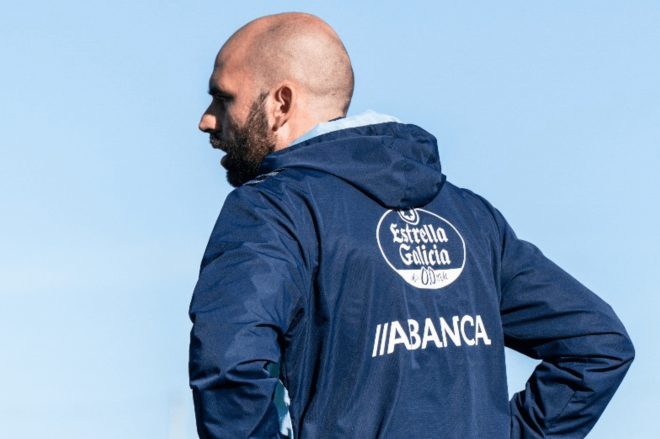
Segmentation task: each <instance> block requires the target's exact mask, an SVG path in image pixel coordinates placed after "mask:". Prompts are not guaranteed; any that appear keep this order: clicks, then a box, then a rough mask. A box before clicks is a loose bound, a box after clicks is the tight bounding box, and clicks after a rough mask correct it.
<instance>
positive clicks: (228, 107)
mask: <svg viewBox="0 0 660 439" xmlns="http://www.w3.org/2000/svg"><path fill="white" fill-rule="evenodd" d="M209 94H211V96H212V97H213V101H212V102H211V105H209V107H208V108H207V110H206V112H205V113H204V115H203V116H202V120H201V121H200V123H199V129H200V130H202V131H204V132H205V133H208V134H209V136H210V141H211V145H212V146H213V148H216V149H220V150H222V151H224V152H226V155H225V156H224V157H223V158H222V161H221V162H220V163H221V164H222V166H223V167H224V168H225V169H226V170H227V181H228V182H229V184H231V185H232V186H234V187H238V186H241V185H243V184H244V183H246V182H248V181H250V180H252V179H253V178H255V177H256V176H257V174H258V172H259V165H260V164H261V161H262V160H263V159H264V157H266V156H267V155H268V154H270V153H271V152H273V151H274V150H275V139H274V136H273V135H272V133H271V132H270V130H269V124H268V114H267V111H266V99H267V98H268V94H267V93H261V94H260V95H259V96H258V97H257V98H256V99H252V97H253V96H255V95H256V93H255V84H254V81H253V80H252V75H250V74H249V73H246V71H245V68H244V67H243V66H241V65H240V63H238V62H236V57H233V58H232V57H231V56H227V55H225V54H223V51H221V52H220V54H219V55H218V58H217V60H216V65H215V68H214V70H213V74H212V75H211V79H210V80H209ZM241 120H242V121H243V122H240V121H241Z"/></svg>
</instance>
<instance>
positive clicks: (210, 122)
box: [199, 110, 217, 133]
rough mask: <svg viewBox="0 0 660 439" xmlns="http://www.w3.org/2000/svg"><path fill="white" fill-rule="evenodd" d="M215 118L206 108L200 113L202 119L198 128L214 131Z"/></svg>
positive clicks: (208, 131)
mask: <svg viewBox="0 0 660 439" xmlns="http://www.w3.org/2000/svg"><path fill="white" fill-rule="evenodd" d="M216 126H217V119H216V117H215V116H214V115H213V114H211V113H209V111H208V110H206V112H205V113H204V114H203V115H202V120H200V121H199V129H200V130H201V131H203V132H205V133H210V132H212V131H216Z"/></svg>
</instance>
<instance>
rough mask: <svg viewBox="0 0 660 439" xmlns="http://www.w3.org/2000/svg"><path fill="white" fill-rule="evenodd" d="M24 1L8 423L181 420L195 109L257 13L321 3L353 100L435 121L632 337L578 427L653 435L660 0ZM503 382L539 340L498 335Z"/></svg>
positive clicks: (4, 79) (3, 359) (10, 234)
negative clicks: (227, 47)
mask: <svg viewBox="0 0 660 439" xmlns="http://www.w3.org/2000/svg"><path fill="white" fill-rule="evenodd" d="M353 3H354V2H348V1H335V2H310V1H307V2H302V1H281V2H279V3H278V4H277V5H275V3H274V2H266V1H253V2H249V3H247V2H246V3H237V2H217V1H216V2H213V1H193V2H185V3H184V2H167V1H155V0H150V1H130V2H129V1H119V0H118V1H112V2H110V1H87V2H82V1H78V2H74V1H60V2H44V1H29V0H28V1H23V2H20V3H19V2H13V3H12V4H8V5H3V13H2V14H1V15H0V56H1V59H2V67H1V68H0V84H1V85H0V203H1V204H0V205H1V206H2V216H1V217H0V437H3V438H4V437H7V438H19V437H20V438H37V437H49V438H67V439H76V438H83V437H85V438H86V437H91V436H93V437H95V438H96V439H105V438H123V439H132V438H169V439H183V438H192V437H194V436H193V434H194V421H193V416H192V404H191V401H190V395H189V391H188V388H187V344H188V330H189V326H190V324H189V321H188V318H187V307H188V303H189V300H190V294H191V291H192V289H193V287H194V284H195V281H196V277H197V270H198V266H199V261H200V259H201V255H202V252H203V250H204V246H205V245H206V242H207V239H208V236H209V233H210V231H211V228H212V226H213V224H214V222H215V219H216V217H217V214H218V212H219V210H220V207H221V205H222V202H223V200H224V198H225V196H226V195H227V193H228V192H229V190H230V187H229V186H228V185H227V183H226V182H225V177H224V172H223V171H222V168H221V167H220V165H219V160H220V158H221V154H219V153H218V151H213V150H212V149H211V147H210V145H209V144H208V138H207V136H205V135H203V134H202V133H200V132H198V131H197V128H196V125H197V123H198V120H199V117H200V115H201V113H202V112H203V111H204V109H205V108H206V106H207V105H208V103H209V97H208V95H207V94H206V87H207V81H208V76H209V75H210V73H211V69H212V63H213V58H214V56H215V54H216V52H217V50H218V49H219V47H220V46H221V45H222V43H223V42H224V41H225V40H226V39H227V37H229V35H231V33H232V32H233V31H234V30H236V29H237V28H238V27H240V26H241V25H243V24H244V23H246V22H247V21H249V20H251V19H253V18H256V17H258V16H261V15H266V14H270V13H275V12H282V11H289V10H298V11H305V12H311V13H314V14H317V15H319V16H320V17H322V18H324V19H325V20H326V21H328V22H329V23H330V24H331V25H332V26H333V27H334V28H335V29H336V30H337V32H338V33H339V35H340V36H341V37H342V39H343V40H344V43H345V45H346V47H347V49H348V51H349V54H350V55H351V58H352V60H353V65H354V70H355V73H356V93H355V97H354V100H353V104H352V106H351V109H350V111H349V114H357V113H359V112H362V111H364V110H366V109H374V110H377V111H380V112H383V113H387V114H392V115H394V116H396V117H398V118H400V119H402V120H403V121H405V122H409V123H415V124H417V125H420V126H422V127H424V128H425V129H426V130H428V131H430V132H432V133H433V134H434V135H436V136H437V138H438V143H439V145H440V154H441V158H442V162H443V169H444V171H445V173H446V174H447V176H448V178H449V180H450V181H452V182H453V183H455V184H457V185H459V186H463V187H468V188H470V189H472V190H474V191H476V192H477V193H479V194H481V195H483V196H485V197H486V198H488V199H489V200H490V201H491V202H492V203H493V204H494V205H495V206H496V207H498V208H499V209H500V210H501V211H502V212H503V214H504V215H505V216H506V217H507V219H508V221H509V222H510V224H511V225H512V226H513V227H514V229H515V230H516V232H517V234H518V235H519V236H520V237H521V238H523V239H527V240H529V241H532V242H534V243H535V244H537V245H538V246H539V247H540V248H541V249H542V250H543V251H544V253H546V254H547V255H548V256H549V257H550V258H551V259H553V260H554V261H555V262H557V263H558V264H559V265H560V266H562V267H563V268H565V269H566V270H567V271H569V272H570V273H571V274H573V275H574V276H575V277H576V278H578V279H579V280H580V281H582V282H583V283H584V284H585V285H587V286H588V287H589V288H591V289H592V290H594V291H595V292H596V293H597V294H599V295H600V296H601V297H603V298H604V299H605V300H607V301H608V302H609V303H610V304H611V305H612V306H613V307H614V309H615V310H616V311H617V313H618V314H619V316H620V317H621V319H622V320H623V321H624V323H625V324H626V326H627V328H628V330H629V332H630V335H631V336H632V338H633V340H634V342H635V345H636V348H637V359H636V361H635V363H634V364H633V367H632V368H631V370H630V372H629V374H628V377H627V378H626V380H625V381H624V383H623V385H622V386H621V388H620V391H619V392H618V393H617V395H616V396H615V398H614V399H613V401H612V403H611V404H610V406H609V407H608V409H607V410H606V412H605V414H604V415H603V417H602V419H601V421H600V423H599V424H598V425H597V426H596V428H595V429H594V430H593V432H592V434H591V435H590V437H593V438H612V439H614V438H621V437H657V436H660V426H658V423H657V422H656V421H655V412H656V408H657V407H658V406H659V404H660V398H659V397H658V394H660V380H658V379H657V373H656V364H657V362H658V360H660V358H659V355H658V349H657V347H656V343H657V342H656V340H657V338H658V336H659V335H660V334H659V332H660V331H658V329H657V320H658V318H657V310H658V309H659V308H660V299H659V296H658V288H657V286H656V278H657V273H658V269H659V268H660V266H659V263H658V261H659V260H660V254H659V253H660V252H659V250H658V249H659V248H660V233H659V232H658V228H657V226H656V223H657V219H658V216H659V214H660V207H659V206H660V197H659V196H658V189H659V188H660V178H659V177H658V175H659V174H658V172H657V171H656V170H655V169H654V168H655V167H656V166H657V164H658V163H659V162H660V148H659V145H660V106H659V102H660V81H659V80H658V78H660V26H658V23H659V22H660V6H659V5H658V3H657V2H654V1H650V0H649V1H638V2H627V3H623V2H614V1H579V2H568V1H556V2H524V1H498V2H477V1H473V2H460V3H459V2H450V1H435V2H431V1H428V2H421V1H409V2H389V1H384V2H360V3H359V5H355V4H353ZM509 366H510V369H509V378H510V385H511V387H512V388H513V389H518V388H520V387H522V386H523V385H524V382H525V380H526V378H527V376H528V375H529V373H531V370H532V368H533V366H534V362H532V361H530V360H527V359H525V358H522V357H520V356H518V355H512V356H511V357H510V361H509Z"/></svg>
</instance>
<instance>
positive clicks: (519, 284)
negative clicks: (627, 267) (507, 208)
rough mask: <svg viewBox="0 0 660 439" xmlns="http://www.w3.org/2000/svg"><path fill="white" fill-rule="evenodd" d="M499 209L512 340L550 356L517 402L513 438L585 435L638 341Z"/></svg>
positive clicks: (507, 337)
mask: <svg viewBox="0 0 660 439" xmlns="http://www.w3.org/2000/svg"><path fill="white" fill-rule="evenodd" d="M491 209H492V210H491V211H492V212H493V215H494V217H495V220H496V223H497V227H498V228H499V239H500V242H499V251H501V254H500V255H499V257H500V261H501V265H500V288H501V302H500V313H501V318H502V326H503V331H504V342H505V345H506V346H507V347H509V348H512V349H514V350H516V351H518V352H520V353H522V354H525V355H527V356H529V357H532V358H535V359H540V360H542V362H541V363H540V364H539V365H538V366H537V367H536V369H535V371H534V373H533V374H532V376H531V377H530V378H529V380H528V381H527V383H526V386H525V390H523V391H521V392H519V393H517V394H516V395H514V396H513V398H512V400H511V402H510V409H511V438H512V439H519V438H520V439H528V438H562V439H569V438H570V439H573V438H583V437H584V436H586V435H587V433H588V432H589V431H590V430H591V428H592V427H593V426H594V424H595V423H596V421H597V420H598V418H599V417H600V415H601V413H602V412H603V410H605V407H606V406H607V404H608V402H609V401H610V399H611V398H612V396H613V395H614V392H615V391H616V389H617V387H618V386H619V384H620V383H621V381H622V380H623V377H624V375H625V374H626V372H627V370H628V368H629V367H630V364H631V362H632V360H633V357H634V349H633V346H632V343H631V341H630V338H629V336H628V334H627V333H626V330H625V328H624V327H623V325H622V323H621V322H620V321H619V319H618V318H617V316H616V315H615V314H614V311H612V308H611V307H610V306H609V305H608V304H606V303H605V302H604V301H603V300H601V299H600V298H599V297H598V296H596V295H595V294H594V293H592V292H591V291H589V290H588V289H587V288H586V287H584V286H583V285H582V284H580V283H579V282H578V281H576V280H575V279H574V278H572V277H571V276H570V275H568V274H567V273H566V272H565V271H563V270H562V269H561V268H559V267H558V266H557V265H555V264H554V263H553V262H551V261H550V260H549V259H547V258H546V257H545V256H544V255H543V254H542V253H541V252H540V251H539V250H538V249H537V248H536V247H535V246H533V245H532V244H530V243H528V242H525V241H523V240H520V239H518V238H517V237H516V235H515V233H514V232H513V230H511V228H510V227H509V225H508V224H507V222H506V221H505V220H504V218H503V217H502V216H501V214H500V213H499V212H498V211H497V210H495V209H493V208H492V207H491Z"/></svg>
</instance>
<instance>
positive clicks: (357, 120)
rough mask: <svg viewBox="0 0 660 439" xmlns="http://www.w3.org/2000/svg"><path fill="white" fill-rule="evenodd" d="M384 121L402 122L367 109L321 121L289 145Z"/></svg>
mask: <svg viewBox="0 0 660 439" xmlns="http://www.w3.org/2000/svg"><path fill="white" fill-rule="evenodd" d="M385 122H398V123H402V122H401V121H400V120H399V119H397V118H396V117H394V116H388V115H386V114H380V113H376V112H375V111H372V110H367V111H365V112H364V113H360V114H357V115H355V116H351V117H343V118H341V119H337V120H333V121H330V122H322V123H320V124H317V125H316V126H315V127H314V128H312V129H311V130H309V131H307V132H306V133H305V134H303V135H302V136H300V137H298V138H297V139H296V140H294V141H293V142H291V145H289V146H292V145H295V144H297V143H301V142H304V141H306V140H309V139H312V138H314V137H316V136H320V135H321V134H327V133H331V132H333V131H338V130H343V129H346V128H357V127H363V126H365V125H374V124H377V123H385Z"/></svg>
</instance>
